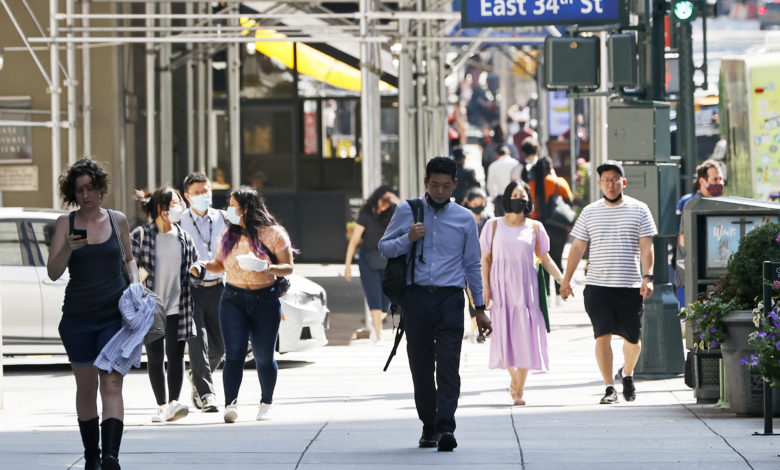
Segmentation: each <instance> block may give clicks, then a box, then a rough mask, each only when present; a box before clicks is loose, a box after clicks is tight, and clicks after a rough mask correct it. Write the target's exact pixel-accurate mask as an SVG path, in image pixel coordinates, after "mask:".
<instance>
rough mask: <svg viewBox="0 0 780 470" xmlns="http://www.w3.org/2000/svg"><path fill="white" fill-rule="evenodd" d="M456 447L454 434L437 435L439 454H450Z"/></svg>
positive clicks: (456, 442)
mask: <svg viewBox="0 0 780 470" xmlns="http://www.w3.org/2000/svg"><path fill="white" fill-rule="evenodd" d="M456 447H458V441H456V440H455V434H453V433H451V432H443V433H441V434H440V435H439V452H451V451H452V449H454V448H456Z"/></svg>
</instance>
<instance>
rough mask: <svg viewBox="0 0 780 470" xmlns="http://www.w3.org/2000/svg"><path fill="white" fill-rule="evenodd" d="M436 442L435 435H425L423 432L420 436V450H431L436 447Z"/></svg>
mask: <svg viewBox="0 0 780 470" xmlns="http://www.w3.org/2000/svg"><path fill="white" fill-rule="evenodd" d="M437 444H438V442H437V441H436V435H435V434H425V431H423V433H422V436H420V442H419V447H420V448H425V449H428V448H431V447H436V445H437Z"/></svg>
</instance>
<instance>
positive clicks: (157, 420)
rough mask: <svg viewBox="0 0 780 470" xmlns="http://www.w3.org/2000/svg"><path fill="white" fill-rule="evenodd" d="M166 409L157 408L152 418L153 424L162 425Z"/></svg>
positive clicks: (164, 407) (163, 406)
mask: <svg viewBox="0 0 780 470" xmlns="http://www.w3.org/2000/svg"><path fill="white" fill-rule="evenodd" d="M167 409H168V405H160V406H158V407H157V414H155V415H154V416H152V422H153V423H162V422H163V421H165V411H166V410H167Z"/></svg>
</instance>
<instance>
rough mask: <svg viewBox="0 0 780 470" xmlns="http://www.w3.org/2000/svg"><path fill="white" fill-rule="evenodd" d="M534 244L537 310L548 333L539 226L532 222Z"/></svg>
mask: <svg viewBox="0 0 780 470" xmlns="http://www.w3.org/2000/svg"><path fill="white" fill-rule="evenodd" d="M534 242H535V244H536V258H535V259H534V263H535V264H536V277H537V279H538V280H539V309H540V310H541V311H542V316H543V317H544V326H545V328H547V332H548V333H549V332H550V314H549V313H548V311H547V283H546V282H544V266H542V256H541V254H540V252H539V224H538V223H537V222H534Z"/></svg>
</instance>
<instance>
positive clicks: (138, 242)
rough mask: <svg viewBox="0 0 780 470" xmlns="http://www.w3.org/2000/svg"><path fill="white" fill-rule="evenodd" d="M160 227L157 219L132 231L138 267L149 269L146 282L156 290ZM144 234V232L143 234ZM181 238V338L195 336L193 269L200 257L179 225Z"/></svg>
mask: <svg viewBox="0 0 780 470" xmlns="http://www.w3.org/2000/svg"><path fill="white" fill-rule="evenodd" d="M158 233H159V229H158V228H157V224H155V223H154V222H152V223H149V224H146V225H141V226H140V227H136V228H135V230H133V232H132V233H131V234H130V237H131V238H132V242H133V258H135V262H136V263H137V264H138V268H139V269H140V268H144V269H146V271H147V272H148V273H149V275H148V276H147V277H146V281H145V282H144V285H145V286H146V287H147V288H148V289H150V290H154V258H155V256H154V244H155V242H156V240H157V234H158ZM142 234H143V235H142ZM178 238H179V241H180V242H181V268H180V270H179V272H180V281H181V295H180V297H179V335H178V338H179V340H180V341H182V340H185V339H187V338H191V337H193V336H195V322H194V319H193V318H194V317H193V311H194V307H193V301H192V296H191V295H190V281H189V269H190V266H192V264H193V263H195V262H196V261H198V252H197V251H196V249H195V244H194V243H193V242H192V238H191V237H190V236H189V235H188V234H187V232H185V231H184V230H182V229H181V227H179V230H178Z"/></svg>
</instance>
